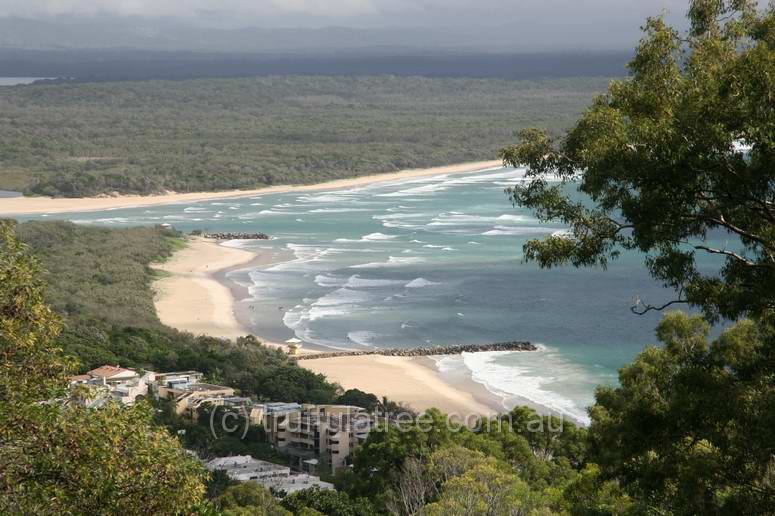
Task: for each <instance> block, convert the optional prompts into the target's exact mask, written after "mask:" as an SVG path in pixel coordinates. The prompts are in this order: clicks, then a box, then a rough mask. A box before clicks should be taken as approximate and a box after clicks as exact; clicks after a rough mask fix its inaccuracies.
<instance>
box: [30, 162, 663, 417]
mask: <svg viewBox="0 0 775 516" xmlns="http://www.w3.org/2000/svg"><path fill="white" fill-rule="evenodd" d="M523 178H524V171H522V170H517V169H510V168H497V169H492V170H486V171H482V172H476V173H468V174H457V175H440V176H433V177H426V178H421V179H412V180H405V181H400V182H386V183H378V184H372V185H368V186H361V187H356V188H348V189H340V190H332V191H320V192H292V193H283V194H267V195H258V196H252V197H246V198H234V199H228V200H218V201H203V202H196V203H188V204H172V205H164V206H154V207H146V208H143V207H141V208H132V209H116V210H109V211H102V212H87V213H71V214H67V215H66V218H68V219H70V220H73V221H75V222H77V223H81V224H98V225H104V226H110V227H122V226H134V225H149V224H158V223H163V222H164V223H170V224H172V225H173V226H174V227H175V228H177V229H179V230H182V231H185V232H188V231H191V230H194V229H201V230H205V231H212V232H215V231H231V232H238V231H244V232H257V231H261V232H265V233H268V234H270V235H271V236H272V239H271V240H269V241H258V240H252V241H232V242H229V243H228V244H227V245H230V246H235V247H241V248H245V249H258V250H273V251H277V252H285V253H287V254H288V256H289V257H290V258H291V259H289V260H288V261H285V262H282V263H278V264H275V265H272V266H269V267H267V268H263V269H253V270H241V271H234V272H232V273H230V275H229V278H230V279H231V280H233V281H235V282H237V283H239V284H241V285H243V286H245V287H247V289H248V291H249V293H250V295H249V296H248V297H247V298H246V299H244V300H242V301H241V302H240V303H241V305H242V306H243V307H249V310H242V312H243V313H247V314H249V317H250V321H246V322H247V323H249V324H250V325H251V326H252V327H254V328H255V332H256V333H257V334H259V335H261V336H263V337H265V338H267V339H270V340H273V341H284V340H287V339H289V338H292V337H295V338H298V339H300V340H302V341H303V342H304V345H305V347H312V348H318V349H368V348H373V347H402V346H406V347H409V346H432V345H437V344H439V345H441V344H459V343H491V342H502V341H511V340H528V341H532V342H534V343H536V344H539V346H540V350H539V351H537V352H491V353H490V352H488V353H475V354H463V355H461V356H449V357H443V358H439V359H438V360H437V366H438V368H439V370H440V371H441V372H442V374H443V373H445V372H453V371H455V372H458V373H459V372H461V371H464V372H466V374H469V375H470V376H471V377H472V378H473V379H474V380H475V381H477V382H480V383H482V384H483V385H484V386H485V387H486V388H487V389H488V390H490V391H491V392H493V393H494V394H496V395H498V396H500V397H501V399H502V400H503V404H504V408H510V407H511V406H513V404H514V403H516V402H518V400H519V399H520V398H521V399H526V400H529V401H530V402H532V403H535V404H538V405H541V406H545V407H548V408H550V409H552V410H553V411H555V412H559V413H562V414H566V415H568V416H570V417H572V418H574V419H576V420H579V421H582V422H586V421H588V418H587V415H586V407H587V406H589V405H590V404H591V403H592V402H593V395H594V389H595V386H597V385H612V384H615V382H616V378H617V370H618V369H619V368H620V367H621V366H622V365H624V364H625V363H627V362H628V361H630V360H632V359H633V358H634V357H635V356H636V355H637V354H638V353H639V352H640V351H641V350H642V349H643V348H644V346H646V345H649V344H653V343H654V342H655V338H654V328H655V326H656V325H657V323H658V322H659V319H660V317H661V316H660V314H658V313H649V314H647V315H643V316H638V315H634V314H633V313H632V312H631V311H630V307H631V306H632V304H633V303H634V300H635V299H636V298H641V299H643V300H644V301H646V302H650V303H652V304H659V303H662V302H664V301H666V300H670V299H673V297H674V294H673V292H671V291H668V290H666V289H664V288H662V287H661V286H660V285H659V284H657V283H656V282H655V281H654V280H652V279H651V278H650V277H649V275H648V273H647V271H646V269H645V267H644V264H643V259H644V256H642V255H640V254H637V253H634V252H628V253H625V254H623V255H622V256H621V257H620V258H619V259H618V260H616V261H614V262H612V263H611V264H610V266H609V267H608V269H607V270H605V271H604V270H599V269H575V268H573V267H561V268H554V269H551V270H544V269H540V268H539V267H538V266H537V265H536V264H535V263H526V262H525V261H524V260H523V256H522V244H523V243H524V242H525V241H526V240H527V239H531V238H536V237H542V236H545V235H549V234H552V233H554V232H557V231H563V230H564V229H565V228H563V227H562V226H560V225H550V224H542V223H539V221H538V220H536V219H535V218H534V217H533V216H532V214H531V213H530V212H528V211H526V210H524V209H521V208H516V207H514V206H512V205H511V203H510V201H509V199H508V197H507V195H506V194H505V193H504V188H505V187H507V186H510V185H513V184H514V183H515V182H518V181H522V180H523ZM41 217H42V218H61V217H62V216H59V215H51V216H48V217H47V216H46V215H43V216H36V217H26V218H41Z"/></svg>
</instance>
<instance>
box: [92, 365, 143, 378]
mask: <svg viewBox="0 0 775 516" xmlns="http://www.w3.org/2000/svg"><path fill="white" fill-rule="evenodd" d="M127 372H129V373H134V371H132V370H131V369H124V368H123V367H119V366H112V365H104V366H101V367H98V368H97V369H92V370H91V371H89V375H90V376H100V377H102V378H110V377H111V376H115V375H117V374H119V373H127Z"/></svg>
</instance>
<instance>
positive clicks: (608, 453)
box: [0, 0, 775, 516]
mask: <svg viewBox="0 0 775 516" xmlns="http://www.w3.org/2000/svg"><path fill="white" fill-rule="evenodd" d="M688 26H689V28H688V30H687V31H685V32H679V31H678V30H676V29H675V28H673V27H671V26H669V25H668V24H667V23H666V22H665V20H664V19H662V18H660V17H656V18H651V19H649V20H648V21H647V22H646V24H645V26H644V35H643V39H642V40H641V43H640V45H639V46H638V48H637V50H636V53H635V56H634V58H633V60H632V61H631V63H630V65H629V71H630V76H629V77H628V78H627V79H625V80H621V81H616V82H613V83H612V84H611V85H610V86H609V87H608V88H607V91H606V92H605V94H603V95H601V96H599V97H597V98H596V99H595V100H594V102H593V103H592V105H591V106H590V107H589V108H588V109H587V110H585V111H584V112H583V114H582V115H581V117H580V118H579V119H578V121H577V122H576V123H575V124H573V125H572V128H571V129H570V130H569V131H568V132H567V133H564V134H556V132H555V131H554V130H553V129H552V127H551V126H549V127H546V128H541V129H529V130H523V131H521V132H520V134H519V135H518V137H517V138H515V139H516V140H517V141H516V142H511V143H512V144H510V145H504V146H502V148H501V150H500V156H501V157H502V158H503V159H504V161H505V162H506V163H508V164H511V165H520V166H526V167H528V173H527V179H528V180H527V181H526V182H524V183H520V184H517V185H515V186H513V187H511V188H510V189H509V190H508V192H509V194H510V195H511V198H512V200H513V201H514V202H515V203H516V204H519V205H521V206H527V207H529V208H531V209H532V210H533V211H534V213H535V215H536V216H537V217H538V218H540V219H541V220H542V221H560V222H562V223H564V224H565V225H566V226H567V227H568V228H569V229H568V231H567V232H563V233H554V234H552V235H551V236H549V237H547V238H545V239H538V240H531V241H528V242H527V243H526V244H525V247H524V254H525V257H526V260H527V261H528V262H529V263H533V264H535V265H536V266H540V267H545V268H550V267H559V266H574V267H590V266H598V267H605V266H606V265H607V264H608V263H609V262H610V261H611V260H615V259H617V257H618V255H619V253H620V252H621V249H631V250H639V251H641V252H642V254H643V256H644V267H645V268H646V269H647V270H648V271H649V273H650V274H651V276H652V278H653V279H654V281H657V282H660V283H662V284H665V285H666V286H669V287H672V288H673V290H674V291H675V298H674V299H673V300H672V301H670V302H669V303H666V304H664V305H660V306H652V305H647V304H639V305H638V306H636V307H634V308H633V310H634V311H635V312H638V313H644V312H651V311H658V312H661V313H663V318H662V321H661V322H660V323H659V325H658V326H657V328H656V329H655V341H654V342H652V343H649V342H644V343H643V344H644V346H645V347H644V349H643V351H642V352H641V353H640V355H638V356H637V357H636V358H635V359H634V360H633V361H632V362H631V363H630V364H627V365H625V366H624V367H622V369H621V370H620V372H619V378H618V384H616V385H613V386H601V387H599V388H598V389H597V391H596V395H595V403H594V404H593V405H592V406H591V407H589V415H590V418H591V421H592V422H591V425H590V426H589V427H577V426H575V425H573V424H572V423H569V422H567V421H565V422H564V424H561V425H560V424H559V422H558V421H557V420H556V419H557V418H554V417H552V416H539V415H538V414H536V413H535V412H534V411H533V410H532V409H530V408H527V407H515V408H514V409H513V410H512V411H510V412H509V413H504V414H501V415H499V416H497V417H494V418H492V419H491V420H489V421H488V423H489V424H486V425H483V426H480V427H479V428H454V427H450V425H449V422H448V420H447V417H446V416H445V415H444V414H442V413H441V412H439V411H437V410H433V409H432V410H429V411H427V412H426V413H425V414H422V415H421V417H420V418H419V419H416V420H414V421H404V422H397V423H396V425H399V426H394V425H391V424H385V425H383V426H381V427H379V428H377V429H375V430H373V431H372V432H371V433H370V434H369V437H368V439H367V441H366V442H365V444H364V445H363V447H362V448H361V449H360V450H358V452H357V453H355V456H354V462H353V465H352V468H350V469H348V470H346V471H345V472H343V473H341V474H340V475H339V476H338V477H337V478H335V479H334V481H335V483H336V487H337V490H336V491H326V492H321V491H319V490H315V489H312V490H305V491H299V492H296V493H293V494H290V495H286V496H280V497H278V498H275V497H274V496H273V494H272V493H270V492H269V491H268V490H266V489H265V488H263V487H261V486H259V485H258V484H256V483H252V482H247V483H243V484H239V485H232V484H230V483H229V482H227V481H225V480H224V479H223V478H216V477H212V476H210V475H208V474H207V473H206V472H205V471H204V470H203V469H202V467H201V465H200V464H199V463H198V462H197V461H196V460H194V459H193V458H192V457H191V456H190V455H189V454H187V453H185V451H184V449H183V444H182V443H181V440H180V438H179V437H178V435H177V433H173V432H170V431H169V430H170V429H172V430H175V428H174V427H173V424H174V422H169V421H160V418H159V416H158V413H159V412H158V411H160V410H162V409H160V408H158V407H153V406H150V404H148V403H138V404H136V405H133V406H132V407H122V406H118V405H117V404H112V403H111V404H107V405H106V406H104V407H102V408H99V409H96V410H89V409H85V408H83V407H79V406H77V405H76V406H73V407H66V408H63V406H62V405H61V404H58V403H51V400H57V399H62V397H63V396H65V394H66V388H67V375H68V374H70V373H72V372H74V371H78V370H79V368H81V369H82V368H84V367H88V366H89V365H94V364H99V363H101V362H102V361H119V360H120V361H121V362H122V365H124V364H126V365H135V366H137V367H143V366H144V365H153V366H158V367H170V368H198V369H201V370H203V371H206V372H207V374H208V377H209V378H212V379H214V380H216V379H217V380H218V381H221V382H223V383H228V384H229V385H233V386H235V387H237V388H239V389H240V390H241V391H242V392H244V393H247V394H252V395H255V396H256V397H259V398H260V397H262V396H266V397H274V396H282V397H283V398H284V399H289V400H290V399H293V400H298V401H304V400H309V401H323V400H336V399H362V400H365V401H368V402H374V399H373V398H372V397H369V395H368V394H366V393H357V392H356V393H354V392H350V393H349V394H348V393H340V392H339V390H338V389H337V388H336V386H334V385H331V384H329V383H328V382H327V381H326V380H325V378H323V377H321V376H317V375H313V374H311V373H308V372H303V371H301V370H300V369H299V368H298V367H297V366H295V365H294V364H292V363H291V362H289V361H288V359H287V358H286V357H284V356H282V355H281V354H279V353H277V352H275V351H272V350H269V349H267V348H265V347H263V346H261V345H260V343H258V342H256V341H254V340H253V339H250V338H245V339H239V340H237V341H235V342H229V341H223V340H219V339H210V338H201V337H200V338H196V337H193V336H191V335H187V334H184V333H180V332H176V331H174V330H171V329H169V328H165V327H164V326H163V325H161V323H160V322H159V321H158V320H157V318H156V316H155V315H154V314H153V311H152V310H153V309H152V304H151V302H150V301H151V297H150V296H151V295H152V293H151V290H150V283H151V281H152V279H153V277H154V274H156V273H155V272H153V270H152V269H151V268H150V264H151V263H153V262H155V261H157V260H161V259H163V258H164V257H165V256H168V255H169V254H170V253H171V252H172V251H173V250H174V249H175V248H176V247H178V246H180V245H182V243H181V240H180V239H179V237H178V235H176V234H175V233H173V232H170V231H165V230H162V229H158V228H147V229H127V230H124V229H121V230H114V229H110V230H109V229H96V228H85V227H79V226H75V225H72V224H67V223H58V222H42V223H41V222H35V223H25V224H15V223H14V222H11V221H0V472H2V474H0V513H3V514H124V515H133V514H200V515H214V514H223V515H228V516H237V515H247V514H258V515H273V516H274V515H304V516H318V515H321V514H323V515H326V516H370V515H387V514H391V515H421V516H436V515H439V516H441V515H454V516H463V515H466V516H468V515H474V516H551V515H563V516H566V515H571V516H593V515H594V516H604V515H633V516H635V515H674V514H675V515H687V516H689V515H697V514H701V515H714V516H715V515H719V516H720V515H742V514H745V515H772V514H773V513H775V434H773V431H772V429H773V427H775V165H774V164H775V131H774V130H773V128H775V109H774V108H773V106H775V104H774V103H773V99H774V98H775V6H771V7H769V8H765V9H763V10H760V9H758V3H757V2H750V1H746V0H741V1H738V0H734V1H725V0H693V1H692V2H691V3H690V10H689V16H688ZM238 82H239V81H237V83H238ZM128 87H131V85H130V86H128ZM30 91H35V89H34V88H33V89H32V90H30ZM38 91H42V90H38ZM190 94H191V95H192V100H193V98H195V95H194V93H193V92H190ZM84 103H85V104H87V105H88V104H89V101H88V100H84ZM106 103H107V102H106ZM337 109H338V108H337ZM502 109H503V110H504V111H514V108H513V106H510V107H509V106H502ZM33 112H34V110H33ZM162 118H163V117H162ZM114 121H115V122H116V123H120V122H119V121H118V120H114ZM355 121H356V119H354V122H355ZM63 123H70V121H66V122H63ZM518 127H519V125H517V126H515V128H518ZM192 130H193V129H192ZM473 132H475V131H473ZM172 134H174V133H172ZM99 136H100V135H95V138H99ZM492 143H493V142H492V141H490V142H488V143H487V145H486V146H485V148H486V149H489V148H490V146H491V144H492ZM57 144H62V145H64V144H63V142H62V141H57V140H54V139H51V140H46V141H45V143H41V145H44V146H51V147H55V146H56V145H57ZM149 147H150V148H152V146H149ZM79 152H83V150H79ZM100 173H101V172H97V171H95V172H94V174H95V177H97V175H99V174H100ZM549 174H552V177H554V178H559V182H558V181H554V180H553V181H548V180H547V176H548V175H549ZM41 184H42V183H41ZM569 188H575V189H576V190H578V191H580V192H582V193H584V194H585V195H587V196H588V198H589V202H586V203H581V202H578V201H574V198H573V197H568V196H567V193H568V189H569ZM711 232H721V233H723V234H725V235H726V237H727V243H726V244H725V245H724V246H721V247H713V246H711V245H710V244H709V243H708V238H707V237H708V235H709V234H710V233H711ZM700 253H705V254H711V255H714V256H716V257H717V258H719V262H718V267H717V268H716V269H715V270H713V271H708V270H707V269H700V268H699V267H698V266H697V262H696V259H697V256H698V255H699V254H700ZM93 297H94V299H93ZM130 298H131V299H130ZM681 309H683V311H682V310H681ZM125 314H131V317H132V319H133V320H128V319H126V318H125ZM135 317H137V319H136V320H135V319H134V318H135ZM633 317H637V315H636V314H633ZM340 395H341V396H347V398H337V396H340ZM164 425H167V427H165V426H164ZM170 427H172V428H170ZM399 430H400V431H399ZM183 439H187V438H186V437H183Z"/></svg>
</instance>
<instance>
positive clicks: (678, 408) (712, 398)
mask: <svg viewBox="0 0 775 516" xmlns="http://www.w3.org/2000/svg"><path fill="white" fill-rule="evenodd" d="M708 331H709V328H708V325H707V323H706V322H704V321H703V320H702V319H701V318H700V317H699V316H688V315H685V314H682V313H680V312H675V313H671V314H668V315H667V316H666V317H665V319H664V320H663V321H662V323H661V324H660V325H659V327H658V328H657V336H658V337H659V339H660V341H661V342H662V344H663V346H662V347H649V348H647V349H646V350H645V351H644V352H643V353H641V355H640V356H638V358H637V359H636V360H635V361H634V362H633V363H632V364H629V365H627V366H625V367H624V368H623V369H622V370H621V372H620V375H619V381H620V383H621V386H620V387H617V388H603V387H601V388H600V389H599V390H598V393H597V396H596V399H597V403H596V404H595V406H594V407H593V408H592V410H591V415H592V420H593V423H592V428H591V431H590V436H591V443H592V452H591V457H590V460H593V461H594V462H596V463H598V464H599V465H600V468H601V472H602V474H603V475H604V477H606V478H614V479H619V480H621V481H622V483H623V484H624V486H626V487H627V488H628V490H629V491H630V492H632V494H633V496H634V497H635V498H636V499H638V500H639V501H641V503H649V504H653V505H656V506H659V507H663V508H664V510H665V511H668V512H670V513H674V514H696V513H702V514H735V513H736V514H742V513H747V514H766V513H768V512H769V511H770V510H771V509H772V502H773V500H775V477H773V473H774V472H775V438H773V436H772V431H771V429H772V427H773V424H775V382H773V377H775V332H774V331H773V328H771V327H768V326H763V325H760V324H756V323H754V322H752V321H742V322H740V323H738V324H737V325H735V326H733V327H732V328H730V329H728V330H726V331H725V332H724V333H723V334H722V335H721V336H720V337H719V338H718V339H716V340H714V341H713V342H712V343H710V344H709V343H708V342H707V336H708Z"/></svg>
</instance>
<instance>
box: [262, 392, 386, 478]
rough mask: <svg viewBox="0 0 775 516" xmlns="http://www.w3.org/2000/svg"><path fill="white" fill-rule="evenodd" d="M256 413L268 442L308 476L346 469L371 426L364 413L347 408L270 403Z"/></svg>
mask: <svg viewBox="0 0 775 516" xmlns="http://www.w3.org/2000/svg"><path fill="white" fill-rule="evenodd" d="M270 405H271V407H270ZM260 410H263V411H264V413H263V424H264V428H265V429H266V432H267V437H268V439H269V441H270V442H271V443H272V444H273V445H274V446H276V447H278V448H280V449H282V450H283V451H284V452H286V453H288V454H289V455H291V456H292V457H294V458H296V459H297V461H298V462H297V467H298V468H299V469H302V470H304V471H309V472H311V473H314V472H317V471H322V470H328V471H330V472H335V471H336V470H338V469H341V468H343V467H346V466H347V465H348V464H349V459H350V456H351V455H352V453H353V452H354V451H355V450H356V449H357V448H358V447H359V446H360V445H362V444H363V443H364V442H365V441H366V438H367V437H368V435H369V431H370V430H371V428H372V426H373V423H374V421H373V418H372V417H371V416H370V415H369V414H368V413H367V412H366V410H365V409H362V408H360V407H353V406H348V405H312V404H305V405H298V404H295V403H294V404H278V403H273V404H266V405H264V406H263V407H262V408H261V409H260ZM320 468H322V469H320Z"/></svg>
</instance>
